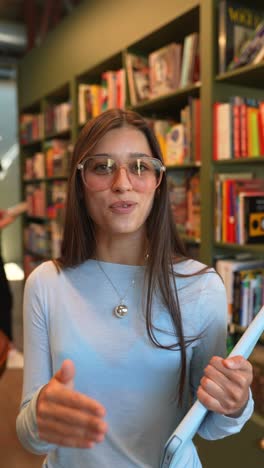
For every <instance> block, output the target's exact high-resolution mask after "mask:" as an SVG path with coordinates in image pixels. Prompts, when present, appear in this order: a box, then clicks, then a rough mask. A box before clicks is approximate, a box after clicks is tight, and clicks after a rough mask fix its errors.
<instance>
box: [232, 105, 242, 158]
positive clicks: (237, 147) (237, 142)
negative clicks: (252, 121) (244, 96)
mask: <svg viewBox="0 0 264 468" xmlns="http://www.w3.org/2000/svg"><path fill="white" fill-rule="evenodd" d="M240 108H241V105H239V104H233V105H232V119H233V122H232V123H233V148H234V158H235V159H239V158H240V157H241V137H240V132H241V125H240Z"/></svg>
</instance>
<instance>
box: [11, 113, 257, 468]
mask: <svg viewBox="0 0 264 468" xmlns="http://www.w3.org/2000/svg"><path fill="white" fill-rule="evenodd" d="M24 314H25V316H24V324H25V339H24V343H25V370H24V386H23V397H22V405H21V409H20V414H19V415H18V418H17V432H18V436H19V438H20V440H21V442H22V443H23V445H24V446H25V447H27V448H28V449H29V450H32V451H33V452H36V453H42V454H43V453H47V454H48V456H47V458H46V461H45V464H44V466H48V467H52V468H55V467H64V468H67V467H71V468H72V467H77V466H78V468H82V467H88V466H89V467H91V468H93V467H100V468H105V467H107V468H109V467H111V468H132V467H134V468H135V467H138V468H143V467H144V468H146V467H152V468H153V467H154V468H158V467H159V463H160V459H161V456H162V452H163V447H164V444H165V442H166V440H167V439H168V437H169V436H170V434H171V432H172V431H173V430H174V429H175V427H176V426H177V424H178V423H179V422H180V421H181V419H182V418H183V416H184V414H185V413H186V411H187V409H188V407H189V404H190V398H189V397H190V394H191V395H192V398H196V396H198V398H199V399H200V401H201V402H202V403H203V404H204V405H205V406H206V407H207V408H208V409H209V410H212V411H213V412H212V413H209V414H208V416H207V418H206V419H205V421H204V422H203V424H202V425H201V428H200V435H202V436H204V437H205V438H208V439H215V438H221V437H224V436H226V435H228V434H230V433H235V432H237V431H239V430H240V429H241V428H242V426H243V424H244V423H245V422H246V420H247V419H248V418H249V417H250V415H251V413H252V406H253V404H252V399H251V397H250V392H249V385H250V383H251V379H252V370H251V366H250V364H249V363H248V362H247V361H246V360H244V359H243V358H242V357H236V358H232V359H226V360H225V359H222V358H221V357H220V356H223V355H224V353H225V340H226V298H225V291H224V286H223V284H222V282H221V280H220V278H219V277H218V275H217V274H216V273H215V271H214V270H212V269H207V268H206V267H205V266H204V265H202V264H200V263H198V262H196V261H193V260H189V259H187V258H186V256H185V252H184V248H183V246H182V243H181V242H180V239H179V237H178V235H177V232H176V230H175V227H174V223H173V221H172V217H171V213H170V208H169V200H168V191H167V183H166V176H165V168H164V167H163V163H162V157H161V153H160V149H159V147H158V144H157V141H156V139H155V137H154V135H153V133H152V131H151V130H150V129H149V127H148V125H147V124H146V122H145V121H144V120H143V119H142V118H141V117H140V116H139V115H138V114H136V113H134V112H131V111H121V110H110V111H107V112H105V113H104V114H102V115H100V116H99V117H97V118H95V119H93V120H92V121H90V122H88V123H87V125H86V126H85V127H84V129H83V130H82V132H81V134H80V137H79V139H78V141H77V144H76V146H75V150H74V154H73V159H72V163H71V170H70V176H69V184H68V201H67V210H66V219H65V229H64V236H63V242H62V255H61V258H60V259H59V260H58V261H56V262H54V263H52V262H46V263H44V264H42V265H41V266H40V267H38V268H37V269H36V270H35V271H34V272H33V273H32V274H31V276H30V277H29V279H28V280H27V284H26V289H25V301H24ZM204 369H205V370H204ZM80 449H83V450H80ZM185 466H186V467H188V468H192V467H198V466H201V465H200V462H199V458H198V455H197V452H196V449H195V447H194V445H193V444H192V443H190V444H189V445H188V444H187V445H186V448H185V449H184V450H183V451H182V455H181V459H180V460H179V467H181V468H182V467H185Z"/></svg>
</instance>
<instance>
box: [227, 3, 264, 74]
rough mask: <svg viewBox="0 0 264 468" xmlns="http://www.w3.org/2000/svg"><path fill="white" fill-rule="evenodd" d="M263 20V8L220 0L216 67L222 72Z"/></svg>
mask: <svg viewBox="0 0 264 468" xmlns="http://www.w3.org/2000/svg"><path fill="white" fill-rule="evenodd" d="M262 20H263V9H262V10H261V9H257V8H252V7H251V6H248V7H247V6H245V4H243V3H239V2H236V1H233V0H221V1H220V2H219V11H218V69H219V73H224V72H225V71H226V70H227V68H228V65H229V64H230V63H231V62H232V60H233V59H234V57H235V56H238V55H239V51H240V49H241V47H242V45H243V44H244V43H245V41H246V40H247V39H248V38H249V37H250V35H251V33H252V32H253V31H254V30H255V29H256V27H257V26H258V24H259V23H260V22H261V21H262Z"/></svg>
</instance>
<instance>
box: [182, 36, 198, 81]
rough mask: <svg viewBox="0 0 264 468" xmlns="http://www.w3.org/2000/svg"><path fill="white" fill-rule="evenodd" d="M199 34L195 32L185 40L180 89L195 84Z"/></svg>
mask: <svg viewBox="0 0 264 468" xmlns="http://www.w3.org/2000/svg"><path fill="white" fill-rule="evenodd" d="M198 50H199V34H198V33H196V32H194V33H192V34H189V35H188V36H186V37H185V38H184V44H183V53H182V66H181V78H180V87H181V88H184V87H185V86H188V85H189V84H191V83H193V80H194V78H196V76H195V72H196V70H195V65H196V61H197V60H198V58H197V57H198V54H199V52H198Z"/></svg>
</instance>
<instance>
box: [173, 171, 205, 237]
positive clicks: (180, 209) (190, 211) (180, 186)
mask: <svg viewBox="0 0 264 468" xmlns="http://www.w3.org/2000/svg"><path fill="white" fill-rule="evenodd" d="M168 188H169V194H170V203H171V208H172V213H173V217H174V220H175V223H176V226H177V229H178V232H179V233H180V234H184V235H186V236H190V237H193V238H195V239H196V240H199V239H200V235H201V230H200V224H201V222H200V221H201V197H200V176H199V173H196V174H193V175H191V176H190V174H189V173H188V171H181V172H176V171H170V173H169V175H168Z"/></svg>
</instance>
